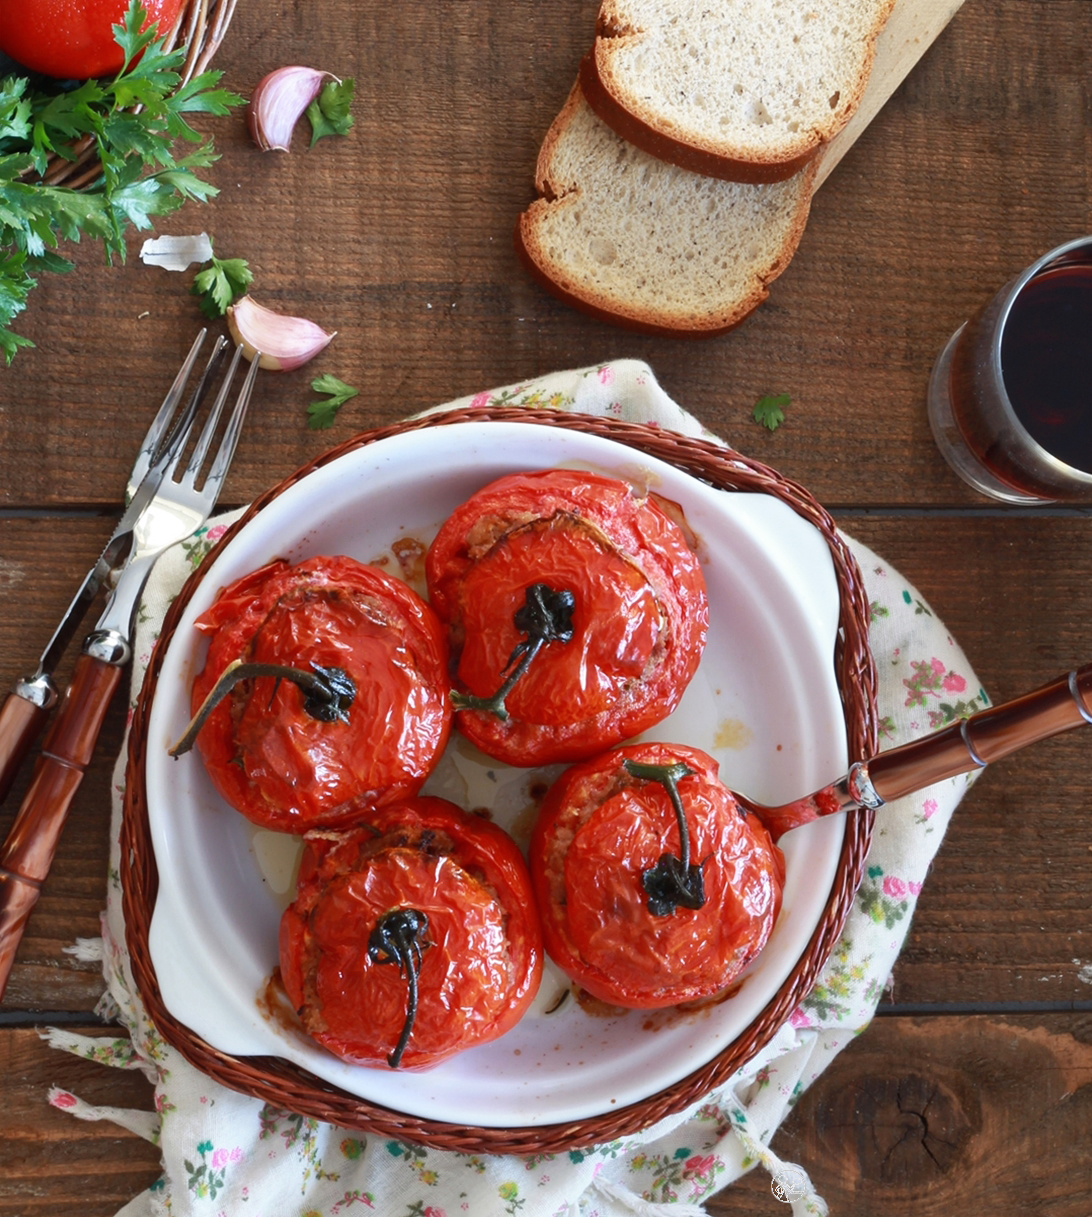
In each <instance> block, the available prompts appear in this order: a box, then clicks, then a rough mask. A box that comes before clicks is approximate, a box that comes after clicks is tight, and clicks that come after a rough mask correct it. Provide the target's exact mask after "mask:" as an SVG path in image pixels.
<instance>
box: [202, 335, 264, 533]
mask: <svg viewBox="0 0 1092 1217" xmlns="http://www.w3.org/2000/svg"><path fill="white" fill-rule="evenodd" d="M241 354H242V346H241V345H240V346H239V347H237V348H236V352H235V360H234V361H233V362H232V369H233V370H234V368H235V364H236V362H237V361H238V358H239V356H240V355H241ZM258 359H259V356H258V355H257V354H255V355H254V358H253V360H252V361H251V364H250V369H249V371H248V372H247V374H246V380H244V381H243V387H242V388H241V389H240V390H239V396H238V397H237V398H236V399H235V408H234V409H233V410H232V412H231V418H229V419H228V424H227V427H226V428H225V429H224V438H223V439H222V440H221V441H220V447H219V450H218V451H217V453H216V458H215V460H214V461H213V462H212V468H211V469H210V470H209V475H208V477H207V478H205V485H204V487H203V488H202V491H201V494H202V497H203V498H204V499H205V500H206V504H207V506H208V509H209V510H210V511H211V510H212V508H213V507H214V506H215V504H216V500H217V499H218V498H219V496H220V487H221V485H222V484H223V481H224V478H225V477H226V476H227V471H228V467H229V466H230V465H231V460H232V457H234V455H235V446H236V444H238V442H239V434H240V432H241V431H242V429H243V423H244V422H245V420H246V412H247V407H248V406H249V404H250V395H251V392H252V391H253V389H254V381H255V379H256V377H257V375H258Z"/></svg>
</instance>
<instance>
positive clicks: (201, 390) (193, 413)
mask: <svg viewBox="0 0 1092 1217" xmlns="http://www.w3.org/2000/svg"><path fill="white" fill-rule="evenodd" d="M226 349H227V339H225V338H222V337H218V338H217V339H216V342H215V344H214V345H213V348H212V353H211V354H210V355H209V358H208V362H207V363H206V364H205V370H204V371H203V372H202V373H201V379H200V380H199V381H198V382H197V384H196V385H195V386H194V389H193V392H192V393H191V394H190V399H189V401H188V402H187V403H186V408H185V410H183V411H182V413H181V414H180V415H179V416H178V417H177V418H176V419H175V421H174V422H173V423H172V425H171V429H170V432H169V433H168V435H167V438H166V439H164V440H163V441H162V443H161V444H160V446H159V451H158V452H157V453H156V454H155V459H154V460H153V461H152V467H153V468H154V467H156V466H162V467H163V469H164V470H165V472H164V477H165V478H168V479H169V478H172V477H173V476H174V474H175V471H176V470H177V469H178V465H179V462H180V461H181V459H182V453H183V452H184V451H185V448H186V444H187V443H188V442H189V438H190V435H191V434H192V433H193V426H194V422H195V421H196V419H197V411H198V410H199V409H200V406H201V402H202V401H203V400H204V397H205V394H206V393H207V392H208V389H209V385H210V384H211V383H212V379H213V376H214V375H215V373H216V370H217V368H218V367H219V366H220V361H221V360H222V359H223V357H224V352H225V350H226Z"/></svg>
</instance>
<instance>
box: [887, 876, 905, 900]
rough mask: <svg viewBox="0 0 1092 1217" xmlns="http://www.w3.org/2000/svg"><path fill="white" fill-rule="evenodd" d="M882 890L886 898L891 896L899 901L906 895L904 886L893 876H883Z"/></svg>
mask: <svg viewBox="0 0 1092 1217" xmlns="http://www.w3.org/2000/svg"><path fill="white" fill-rule="evenodd" d="M883 890H884V894H885V895H887V896H892V897H893V898H894V899H896V900H901V899H902V898H903V896H905V895H906V893H907V890H908V889H907V886H906V884H905V883H904V882H903V881H902V880H901V879H899V878H897V877H896V876H895V875H884V877H883Z"/></svg>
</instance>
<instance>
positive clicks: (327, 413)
mask: <svg viewBox="0 0 1092 1217" xmlns="http://www.w3.org/2000/svg"><path fill="white" fill-rule="evenodd" d="M311 388H312V389H314V391H315V392H316V393H325V394H326V399H325V400H322V399H319V400H318V401H313V402H312V403H311V404H310V405H309V406H308V407H307V425H308V427H309V428H310V429H311V430H312V431H325V430H326V428H327V427H332V426H333V425H334V419H335V418H337V412H338V411H339V410H340V409H341V407H342V406H343V405H344V404H345V403H346V402H347V401H348V400H349V398H350V397H356V395H357V394H358V393H359V392H360V390H359V389H354V388H353V386H352V385H347V384H346V383H345V381H343V380H339V379H338V378H337V377H336V376H333V375H331V373H329V372H327V373H326V374H325V375H323V376H318V377H316V378H315V379H314V380H313V381H311Z"/></svg>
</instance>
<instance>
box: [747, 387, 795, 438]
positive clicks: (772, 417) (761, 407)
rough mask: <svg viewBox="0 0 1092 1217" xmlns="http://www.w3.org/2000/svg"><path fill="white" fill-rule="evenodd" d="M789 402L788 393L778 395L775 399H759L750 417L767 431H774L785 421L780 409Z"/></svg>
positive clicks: (782, 411)
mask: <svg viewBox="0 0 1092 1217" xmlns="http://www.w3.org/2000/svg"><path fill="white" fill-rule="evenodd" d="M791 400H792V399H791V398H790V397H789V395H788V393H778V394H777V396H776V397H771V396H769V395H767V396H766V397H760V398H759V399H758V401H756V402H755V408H754V410H753V411H752V412H751V417H752V418H753V419H754V420H755V422H756V423H761V424H762V426H764V427H765V428H766V429H767V430H768V431H776V430H777V428H778V427H780V426H781V424H782V423H783V422H784V421H785V411H784V409H783V408H782V407H783V406H787V405H788V404H789V402H790V401H791Z"/></svg>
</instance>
